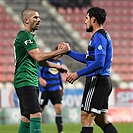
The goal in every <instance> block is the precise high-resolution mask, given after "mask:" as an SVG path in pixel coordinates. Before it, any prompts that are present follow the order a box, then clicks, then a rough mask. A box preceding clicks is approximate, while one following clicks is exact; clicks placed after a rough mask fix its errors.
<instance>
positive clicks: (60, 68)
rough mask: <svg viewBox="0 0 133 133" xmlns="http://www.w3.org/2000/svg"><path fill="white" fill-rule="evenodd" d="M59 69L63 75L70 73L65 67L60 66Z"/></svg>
mask: <svg viewBox="0 0 133 133" xmlns="http://www.w3.org/2000/svg"><path fill="white" fill-rule="evenodd" d="M57 69H58V71H59V72H61V73H67V72H68V69H67V68H66V67H65V66H63V65H59V67H58V68H57Z"/></svg>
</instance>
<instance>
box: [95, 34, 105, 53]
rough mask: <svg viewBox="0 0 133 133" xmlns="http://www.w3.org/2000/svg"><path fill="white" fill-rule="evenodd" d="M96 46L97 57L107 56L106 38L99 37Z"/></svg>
mask: <svg viewBox="0 0 133 133" xmlns="http://www.w3.org/2000/svg"><path fill="white" fill-rule="evenodd" d="M95 44H96V45H95V55H101V54H103V55H106V47H107V40H106V39H105V38H104V37H99V36H97V38H96V39H95Z"/></svg>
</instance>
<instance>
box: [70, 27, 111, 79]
mask: <svg viewBox="0 0 133 133" xmlns="http://www.w3.org/2000/svg"><path fill="white" fill-rule="evenodd" d="M68 55H69V56H70V57H72V58H74V59H75V60H77V61H80V62H83V63H85V64H86V67H85V68H83V69H81V70H79V71H77V74H78V76H79V77H80V76H83V75H86V76H87V77H90V76H94V75H102V76H107V75H110V67H111V64H112V59H113V47H112V41H111V38H110V36H109V34H108V33H107V32H106V31H105V30H104V29H100V30H98V31H97V32H96V33H95V34H94V35H93V36H92V38H91V40H90V41H89V44H88V50H87V53H86V54H84V53H79V52H74V51H72V50H71V51H70V52H69V54H68Z"/></svg>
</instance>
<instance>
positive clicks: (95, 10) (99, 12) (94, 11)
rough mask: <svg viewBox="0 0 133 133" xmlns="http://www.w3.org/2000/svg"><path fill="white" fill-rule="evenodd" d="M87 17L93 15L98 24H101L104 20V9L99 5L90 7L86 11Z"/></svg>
mask: <svg viewBox="0 0 133 133" xmlns="http://www.w3.org/2000/svg"><path fill="white" fill-rule="evenodd" d="M88 13H89V17H90V18H91V17H95V18H96V20H97V23H98V24H103V23H104V22H105V20H106V15H107V13H106V11H105V10H104V9H102V8H100V7H92V8H90V9H89V10H88V11H87V14H88Z"/></svg>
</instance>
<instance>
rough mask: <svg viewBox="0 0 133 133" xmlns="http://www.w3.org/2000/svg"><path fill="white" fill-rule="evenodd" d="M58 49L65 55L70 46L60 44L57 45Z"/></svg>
mask: <svg viewBox="0 0 133 133" xmlns="http://www.w3.org/2000/svg"><path fill="white" fill-rule="evenodd" d="M58 49H60V50H62V53H63V54H66V53H68V52H69V51H70V45H69V44H68V43H65V42H61V43H60V44H59V45H58Z"/></svg>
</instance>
